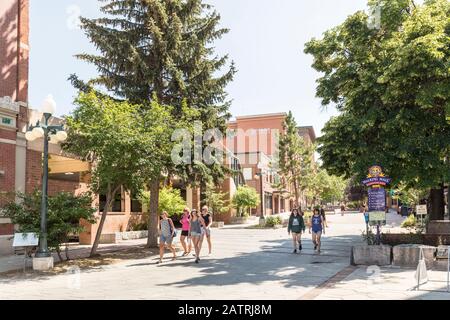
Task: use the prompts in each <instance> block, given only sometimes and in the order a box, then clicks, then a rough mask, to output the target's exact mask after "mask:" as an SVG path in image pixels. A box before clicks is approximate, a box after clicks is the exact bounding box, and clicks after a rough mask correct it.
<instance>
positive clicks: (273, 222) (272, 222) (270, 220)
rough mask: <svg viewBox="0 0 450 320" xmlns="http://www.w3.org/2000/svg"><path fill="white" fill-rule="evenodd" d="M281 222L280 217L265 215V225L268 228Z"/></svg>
mask: <svg viewBox="0 0 450 320" xmlns="http://www.w3.org/2000/svg"><path fill="white" fill-rule="evenodd" d="M282 223H283V221H281V218H280V217H267V218H266V227H269V228H273V227H275V226H276V225H280V224H282Z"/></svg>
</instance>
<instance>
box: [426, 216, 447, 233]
mask: <svg viewBox="0 0 450 320" xmlns="http://www.w3.org/2000/svg"><path fill="white" fill-rule="evenodd" d="M427 234H440V235H443V234H447V235H450V221H448V220H436V221H430V222H429V223H428V226H427Z"/></svg>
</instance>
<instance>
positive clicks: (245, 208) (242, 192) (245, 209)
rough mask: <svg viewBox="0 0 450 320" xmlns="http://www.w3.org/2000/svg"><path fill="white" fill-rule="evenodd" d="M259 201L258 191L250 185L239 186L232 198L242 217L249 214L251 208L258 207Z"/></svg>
mask: <svg viewBox="0 0 450 320" xmlns="http://www.w3.org/2000/svg"><path fill="white" fill-rule="evenodd" d="M259 203H260V199H259V194H258V192H257V191H256V189H255V188H251V187H248V186H241V187H238V188H237V190H236V193H235V194H234V196H233V199H232V205H233V207H234V208H235V209H236V210H237V213H238V216H240V217H245V216H248V215H249V211H250V209H253V208H256V207H257V206H258V205H259Z"/></svg>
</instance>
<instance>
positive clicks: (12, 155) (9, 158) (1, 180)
mask: <svg viewBox="0 0 450 320" xmlns="http://www.w3.org/2000/svg"><path fill="white" fill-rule="evenodd" d="M1 131H2V130H1V129H0V132H1ZM15 166H16V146H15V145H13V144H6V143H0V171H4V172H5V174H4V175H0V193H2V194H3V195H2V196H0V206H1V205H3V204H4V202H6V199H5V197H4V194H5V193H8V192H14V190H15V184H16V183H15Z"/></svg>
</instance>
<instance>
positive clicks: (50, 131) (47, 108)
mask: <svg viewBox="0 0 450 320" xmlns="http://www.w3.org/2000/svg"><path fill="white" fill-rule="evenodd" d="M55 108H56V103H55V101H54V100H53V97H52V96H51V95H49V96H48V97H47V98H46V99H45V101H44V103H43V105H42V112H43V114H44V122H43V123H41V122H40V121H38V122H37V123H36V124H35V125H32V126H30V127H29V129H28V131H27V133H26V134H25V138H26V139H27V141H29V142H32V141H34V140H36V139H39V138H43V139H44V153H43V168H42V170H43V174H42V200H41V225H40V235H39V248H38V251H37V252H36V255H35V258H51V257H52V255H51V253H50V251H49V250H48V244H47V214H48V145H49V141H50V140H51V141H52V142H56V143H58V142H63V141H65V140H66V139H67V133H66V132H65V131H64V127H63V126H51V125H49V120H50V118H51V116H52V114H53V113H54V112H55Z"/></svg>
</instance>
